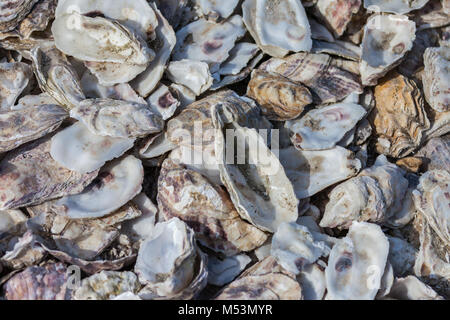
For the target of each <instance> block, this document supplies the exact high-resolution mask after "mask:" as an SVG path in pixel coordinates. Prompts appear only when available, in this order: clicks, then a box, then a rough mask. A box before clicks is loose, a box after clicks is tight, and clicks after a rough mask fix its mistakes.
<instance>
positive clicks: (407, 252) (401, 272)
mask: <svg viewBox="0 0 450 320" xmlns="http://www.w3.org/2000/svg"><path fill="white" fill-rule="evenodd" d="M388 240H389V257H388V260H389V263H390V264H391V265H392V268H393V269H394V274H395V276H396V277H403V276H405V275H407V274H411V273H413V267H414V263H415V260H416V254H417V250H416V249H415V248H414V247H413V246H412V245H411V244H409V242H407V241H405V240H403V239H401V238H396V237H390V236H388Z"/></svg>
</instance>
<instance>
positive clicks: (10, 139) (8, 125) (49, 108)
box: [0, 104, 67, 152]
mask: <svg viewBox="0 0 450 320" xmlns="http://www.w3.org/2000/svg"><path fill="white" fill-rule="evenodd" d="M66 118H67V112H66V111H65V110H64V109H63V108H61V107H59V106H57V105H50V104H47V105H39V106H33V107H29V108H26V109H24V110H18V111H10V112H5V113H0V152H6V151H9V150H12V149H15V148H17V147H18V146H20V145H22V144H24V143H26V142H29V141H33V140H36V139H39V138H40V137H42V136H44V135H46V134H48V133H50V132H52V131H55V130H56V129H57V128H58V127H59V126H60V125H61V123H62V121H63V120H64V119H66Z"/></svg>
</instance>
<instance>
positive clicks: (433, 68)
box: [422, 47, 450, 112]
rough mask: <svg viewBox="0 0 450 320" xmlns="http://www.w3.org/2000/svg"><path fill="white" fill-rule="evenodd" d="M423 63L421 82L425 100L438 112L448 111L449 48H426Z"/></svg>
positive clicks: (449, 109)
mask: <svg viewBox="0 0 450 320" xmlns="http://www.w3.org/2000/svg"><path fill="white" fill-rule="evenodd" d="M424 65H425V70H424V72H423V75H422V83H423V91H424V93H425V98H426V99H427V102H428V103H429V104H430V106H431V107H432V108H433V109H434V110H436V111H438V112H448V111H450V98H449V96H450V85H449V83H450V75H449V70H450V48H448V47H440V48H427V49H426V50H425V54H424Z"/></svg>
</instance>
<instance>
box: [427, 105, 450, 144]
mask: <svg viewBox="0 0 450 320" xmlns="http://www.w3.org/2000/svg"><path fill="white" fill-rule="evenodd" d="M427 111H428V118H429V119H430V122H431V127H430V129H429V130H426V131H425V132H424V133H423V135H424V138H423V140H424V141H428V140H430V139H433V138H437V137H440V136H443V135H445V134H447V133H449V132H450V111H445V112H436V111H434V109H432V108H429V109H428V110H427Z"/></svg>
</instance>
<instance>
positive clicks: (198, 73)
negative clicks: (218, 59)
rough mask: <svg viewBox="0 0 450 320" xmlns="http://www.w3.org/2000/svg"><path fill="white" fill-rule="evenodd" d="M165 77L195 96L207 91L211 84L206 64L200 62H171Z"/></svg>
mask: <svg viewBox="0 0 450 320" xmlns="http://www.w3.org/2000/svg"><path fill="white" fill-rule="evenodd" d="M166 73H167V76H168V77H169V79H170V80H172V81H173V82H175V83H177V84H182V85H184V86H186V87H187V88H189V89H190V90H191V91H192V92H194V93H195V94H196V95H197V96H199V95H200V94H202V93H203V92H205V91H206V90H208V89H209V88H210V87H211V86H212V84H213V78H212V76H211V73H210V71H209V67H208V64H206V63H205V62H201V61H193V60H186V59H183V60H180V61H172V62H171V63H170V64H169V66H168V67H167V71H166Z"/></svg>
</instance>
